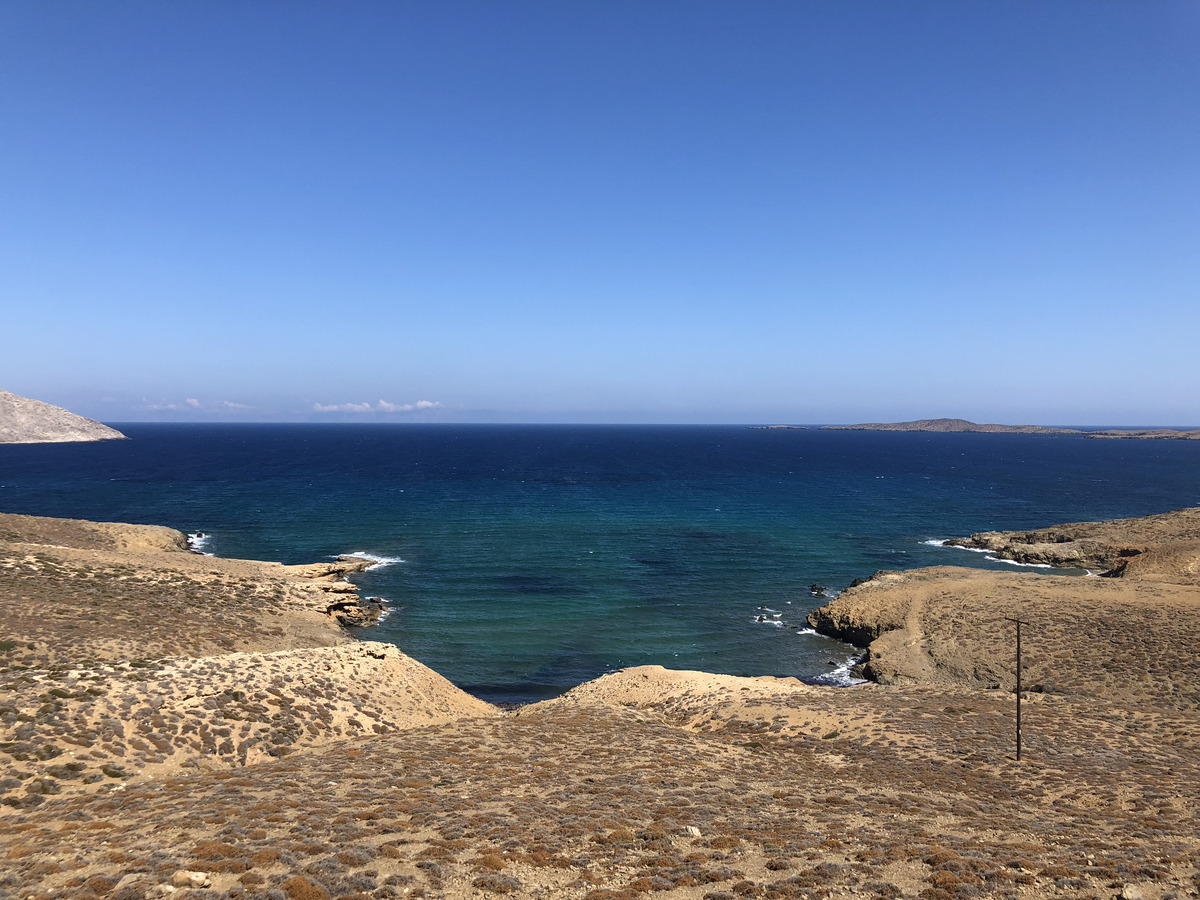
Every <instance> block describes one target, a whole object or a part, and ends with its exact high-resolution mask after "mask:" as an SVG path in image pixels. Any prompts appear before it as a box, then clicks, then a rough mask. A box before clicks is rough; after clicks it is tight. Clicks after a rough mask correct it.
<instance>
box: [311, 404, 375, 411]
mask: <svg viewBox="0 0 1200 900" xmlns="http://www.w3.org/2000/svg"><path fill="white" fill-rule="evenodd" d="M313 411H314V412H319V413H337V412H350V413H369V412H374V410H372V409H371V404H370V403H330V404H324V403H314V404H313Z"/></svg>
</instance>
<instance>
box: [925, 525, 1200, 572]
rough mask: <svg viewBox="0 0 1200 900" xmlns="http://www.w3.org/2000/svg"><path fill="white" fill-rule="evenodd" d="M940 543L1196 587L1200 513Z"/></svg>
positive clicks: (984, 534) (982, 535) (1199, 563)
mask: <svg viewBox="0 0 1200 900" xmlns="http://www.w3.org/2000/svg"><path fill="white" fill-rule="evenodd" d="M946 543H947V544H948V545H950V546H955V547H968V548H974V549H979V550H990V551H991V552H992V553H993V554H995V555H996V556H998V557H999V558H1001V559H1010V560H1014V561H1016V562H1021V563H1026V564H1035V565H1037V564H1041V565H1050V566H1059V567H1077V568H1081V569H1090V570H1096V572H1097V573H1098V574H1101V575H1104V576H1105V577H1109V578H1116V577H1123V576H1136V577H1142V578H1149V577H1153V578H1156V579H1158V580H1161V581H1177V582H1179V583H1181V584H1197V583H1200V508H1190V509H1179V510H1175V511H1173V512H1168V513H1161V514H1158V515H1153V516H1142V517H1139V518H1133V519H1117V520H1115V521H1111V522H1073V523H1071V524H1068V525H1055V526H1053V527H1050V528H1040V529H1036V530H1033V531H986V532H980V533H978V534H973V535H971V536H970V537H965V538H953V539H951V540H948V541H946Z"/></svg>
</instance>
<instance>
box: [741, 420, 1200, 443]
mask: <svg viewBox="0 0 1200 900" xmlns="http://www.w3.org/2000/svg"><path fill="white" fill-rule="evenodd" d="M760 427H762V428H766V429H770V430H776V429H782V430H787V429H803V428H804V426H801V425H765V426H760ZM821 430H822V431H932V432H938V433H950V432H973V433H979V434H1081V435H1083V436H1084V437H1089V438H1109V439H1114V438H1118V439H1119V438H1140V439H1143V440H1146V439H1158V440H1184V441H1187V440H1192V441H1194V440H1200V428H1193V429H1179V428H1111V429H1105V430H1103V431H1084V430H1082V429H1079V428H1051V427H1049V426H1046V425H980V424H978V423H976V422H970V421H968V420H966V419H917V420H916V421H913V422H868V423H865V424H861V425H824V426H822V427H821Z"/></svg>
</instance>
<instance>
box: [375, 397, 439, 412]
mask: <svg viewBox="0 0 1200 900" xmlns="http://www.w3.org/2000/svg"><path fill="white" fill-rule="evenodd" d="M441 408H442V404H441V403H439V402H438V401H436V400H418V401H417V402H416V403H388V402H387V401H386V400H380V401H379V411H380V412H413V411H414V410H420V409H441Z"/></svg>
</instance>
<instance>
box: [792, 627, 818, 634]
mask: <svg viewBox="0 0 1200 900" xmlns="http://www.w3.org/2000/svg"><path fill="white" fill-rule="evenodd" d="M796 634H817V629H815V628H797V629H796Z"/></svg>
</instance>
